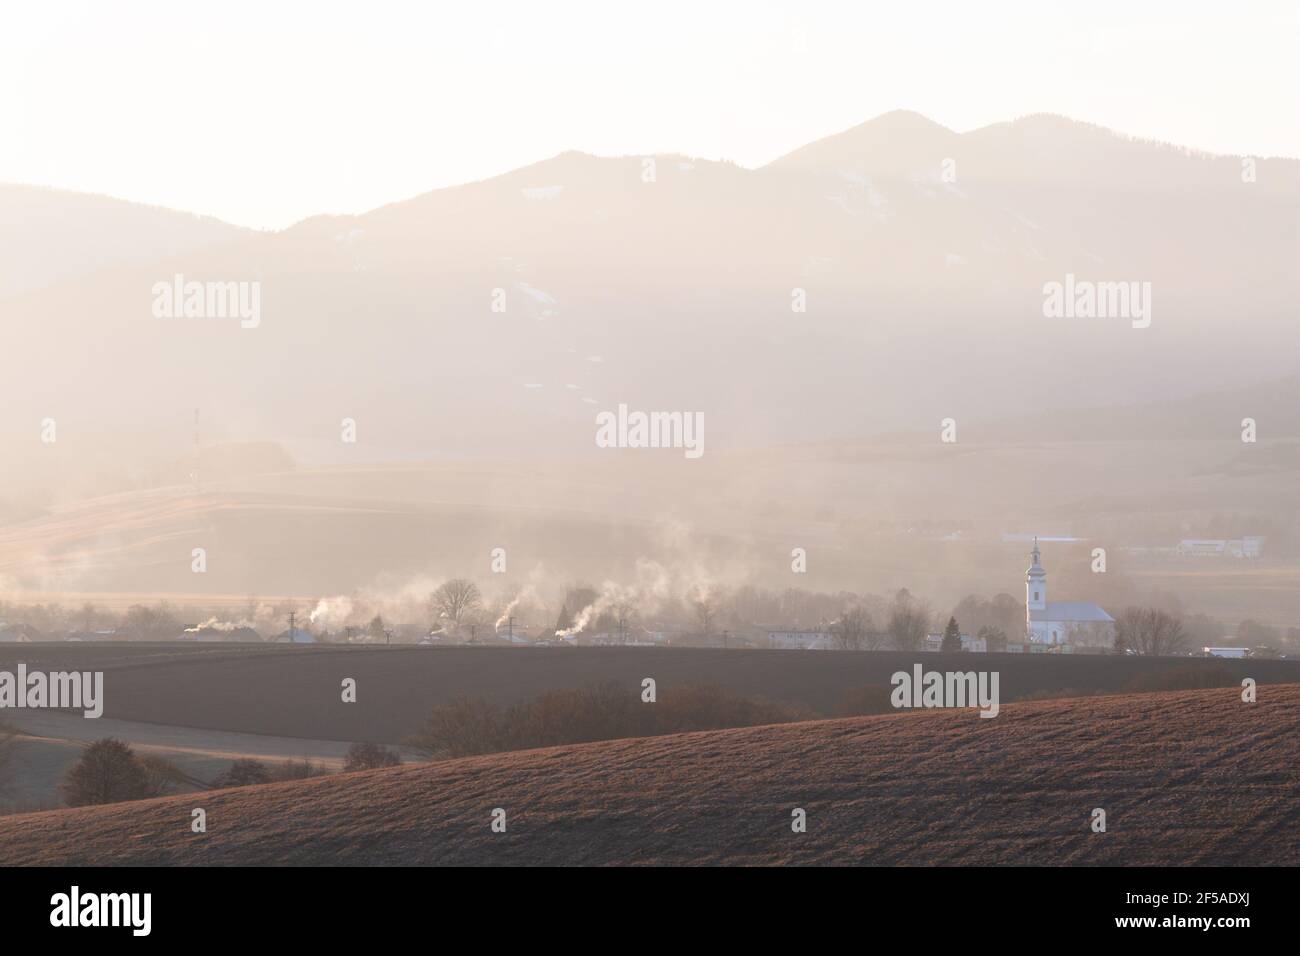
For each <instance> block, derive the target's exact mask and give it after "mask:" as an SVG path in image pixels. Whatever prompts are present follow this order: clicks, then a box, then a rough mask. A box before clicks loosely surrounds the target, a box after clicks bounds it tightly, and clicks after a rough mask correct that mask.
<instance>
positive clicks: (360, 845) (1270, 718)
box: [0, 655, 1300, 866]
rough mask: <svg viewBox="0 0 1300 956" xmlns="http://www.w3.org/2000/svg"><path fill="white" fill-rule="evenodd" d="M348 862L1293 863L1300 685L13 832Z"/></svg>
mask: <svg viewBox="0 0 1300 956" xmlns="http://www.w3.org/2000/svg"><path fill="white" fill-rule="evenodd" d="M436 656H437V655H434V657H436ZM431 659H432V658H431ZM1035 663H1036V662H1035ZM196 806H202V807H203V808H204V809H205V810H206V811H207V821H208V831H207V832H206V833H204V834H195V833H192V832H191V831H190V818H191V817H190V813H191V810H192V809H193V808H194V807H196ZM796 807H798V808H803V809H804V810H805V811H806V812H807V832H806V833H794V832H792V830H791V826H790V821H791V811H792V810H793V809H794V808H796ZM1095 807H1101V808H1103V809H1105V811H1106V814H1107V830H1106V832H1104V833H1095V832H1093V831H1092V830H1091V828H1090V826H1089V821H1090V818H1091V814H1092V811H1093V809H1094V808H1095ZM494 808H502V809H504V810H505V811H506V823H507V829H506V832H505V833H493V832H492V830H491V828H490V820H491V814H492V812H493V810H494ZM332 863H342V864H355V865H398V864H475V865H506V864H511V865H529V864H532V865H551V864H627V863H632V864H722V863H728V864H782V863H788V864H813V863H822V864H1008V865H1027V864H1047V865H1058V864H1114V865H1131V866H1141V865H1152V864H1178V865H1184V864H1190V865H1202V864H1225V865H1287V866H1294V865H1296V864H1298V863H1300V685H1289V686H1263V687H1261V689H1260V699H1259V701H1258V703H1254V704H1245V703H1242V702H1241V700H1240V695H1239V691H1238V690H1235V689H1232V688H1225V689H1215V690H1198V691H1178V692H1168V693H1154V694H1134V695H1124V696H1107V697H1088V698H1078V699H1072V700H1058V701H1037V702H1028V703H1022V704H1013V705H1009V706H1005V707H1004V708H1003V710H1002V713H1001V715H1000V716H998V717H996V718H993V719H981V718H980V717H978V716H977V715H976V714H975V713H974V712H973V711H962V712H957V711H929V712H922V713H915V714H900V715H888V716H879V717H862V718H853V719H847V720H830V721H815V722H808V723H800V724H785V725H780V726H768V727H754V728H747V729H737V730H724V731H711V732H704V733H693V734H681V735H675V736H668V737H656V738H647V739H640V740H618V741H608V742H603V743H594V744H584V745H579V746H571V747H556V748H549V749H545V750H533V751H524V752H520V753H514V754H498V755H493V756H486V757H472V758H464V759H458V760H448V761H442V762H438V763H430V764H422V765H411V766H405V767H399V768H396V769H391V770H377V771H369V772H365V773H356V774H342V775H337V776H333V777H326V778H319V779H314V780H307V781H299V782H295V783H286V784H273V785H267V786H262V787H248V788H239V789H232V790H222V791H212V792H209V793H204V794H189V795H185V796H180V797H168V798H164V799H160V800H152V801H147V802H140V803H132V804H117V805H110V806H103V807H97V808H88V809H75V810H60V811H51V812H44V813H35V814H27V815H22V816H15V817H9V818H6V819H0V865H39V864H71V865H79V864H89V865H131V864H189V865H233V864H264V865H270V864H288V865H303V864H332Z"/></svg>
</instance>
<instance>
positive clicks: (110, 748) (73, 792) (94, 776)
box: [59, 737, 152, 807]
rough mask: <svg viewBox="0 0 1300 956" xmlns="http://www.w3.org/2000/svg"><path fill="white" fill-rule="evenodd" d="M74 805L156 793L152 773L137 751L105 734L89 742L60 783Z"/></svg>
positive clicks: (67, 801) (69, 801)
mask: <svg viewBox="0 0 1300 956" xmlns="http://www.w3.org/2000/svg"><path fill="white" fill-rule="evenodd" d="M59 792H60V793H62V794H63V800H64V802H65V803H66V804H67V805H68V806H70V807H84V806H89V805H92V804H99V803H117V802H119V801H122V800H139V799H141V798H142V797H147V796H152V794H150V793H149V774H148V773H147V772H146V770H145V768H144V767H143V766H142V765H141V764H140V761H139V760H137V759H136V756H135V751H133V750H132V749H131V748H130V747H129V746H127V745H126V744H124V743H123V742H122V741H120V740H116V739H114V738H112V737H105V738H103V739H102V740H96V741H95V742H94V743H92V744H90V745H88V746H87V747H86V749H85V750H84V751H83V752H82V754H81V757H80V759H78V760H77V762H76V763H74V764H73V765H72V766H71V767H69V768H68V771H67V773H65V774H64V775H63V780H62V781H61V782H60V783H59Z"/></svg>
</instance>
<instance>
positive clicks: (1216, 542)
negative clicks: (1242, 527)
mask: <svg viewBox="0 0 1300 956" xmlns="http://www.w3.org/2000/svg"><path fill="white" fill-rule="evenodd" d="M1178 553H1179V554H1180V555H1182V556H1183V557H1198V558H1221V557H1224V556H1225V555H1226V556H1228V557H1232V558H1258V557H1260V556H1261V555H1263V553H1264V538H1263V536H1262V535H1247V536H1246V537H1243V538H1184V539H1183V540H1182V541H1179V542H1178Z"/></svg>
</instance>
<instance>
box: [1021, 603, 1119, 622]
mask: <svg viewBox="0 0 1300 956" xmlns="http://www.w3.org/2000/svg"><path fill="white" fill-rule="evenodd" d="M1029 620H1031V621H1062V622H1068V621H1079V622H1084V621H1101V622H1114V620H1115V619H1114V618H1113V617H1111V616H1110V615H1109V614H1107V613H1106V612H1105V611H1103V610H1102V609H1101V608H1100V607H1098V606H1097V605H1096V604H1093V603H1092V602H1091V601H1049V602H1048V604H1047V607H1046V608H1045V609H1043V610H1041V611H1037V610H1034V611H1030V612H1029Z"/></svg>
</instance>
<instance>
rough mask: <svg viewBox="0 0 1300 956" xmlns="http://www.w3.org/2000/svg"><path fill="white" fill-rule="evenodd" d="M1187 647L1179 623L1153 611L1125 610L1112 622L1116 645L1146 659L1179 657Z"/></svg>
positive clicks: (1149, 609)
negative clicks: (1174, 655) (1176, 655)
mask: <svg viewBox="0 0 1300 956" xmlns="http://www.w3.org/2000/svg"><path fill="white" fill-rule="evenodd" d="M1186 644H1187V633H1186V632H1185V631H1184V630H1183V622H1182V620H1181V619H1179V618H1177V617H1175V616H1174V615H1172V614H1170V613H1169V612H1168V611H1162V610H1160V609H1159V608H1154V607H1129V608H1125V609H1124V612H1123V613H1122V614H1120V616H1119V619H1118V620H1116V622H1115V645H1116V647H1120V648H1128V649H1131V650H1132V651H1133V652H1134V653H1135V654H1142V655H1145V656H1147V657H1161V656H1165V657H1168V656H1170V655H1173V654H1178V653H1179V652H1181V651H1182V650H1183V648H1184V646H1185V645H1186Z"/></svg>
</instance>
